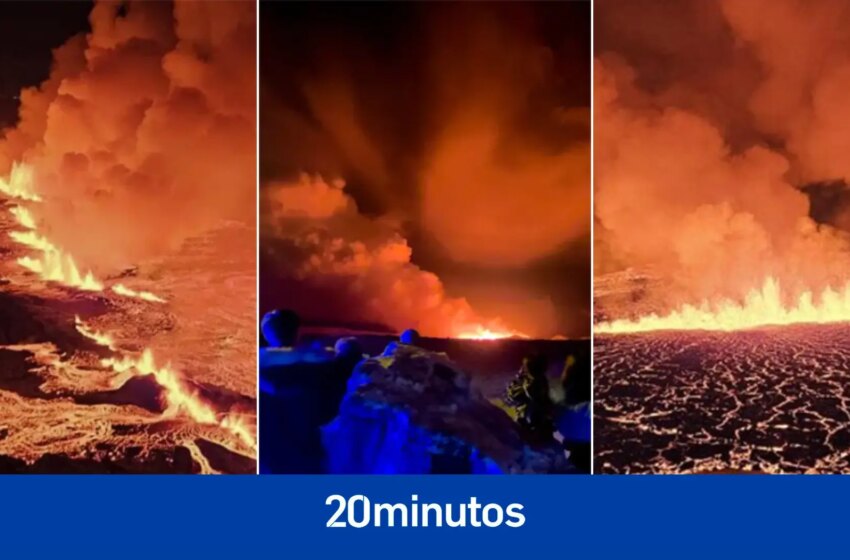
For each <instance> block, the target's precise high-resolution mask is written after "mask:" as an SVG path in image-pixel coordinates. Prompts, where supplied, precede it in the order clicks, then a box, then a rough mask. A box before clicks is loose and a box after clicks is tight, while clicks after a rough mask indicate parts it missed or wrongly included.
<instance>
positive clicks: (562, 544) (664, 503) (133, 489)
mask: <svg viewBox="0 0 850 560" xmlns="http://www.w3.org/2000/svg"><path fill="white" fill-rule="evenodd" d="M335 495H338V496H340V497H341V501H340V499H337V498H333V499H331V500H329V499H328V498H329V497H331V496H335ZM0 496H2V501H0V503H2V506H0V512H2V513H0V531H2V535H3V537H2V541H0V542H1V543H2V544H0V558H15V559H17V558H71V557H75V558H76V557H78V558H85V559H86V560H93V559H96V558H109V559H111V560H114V559H124V558H147V559H157V560H158V559H170V558H188V559H192V560H196V559H197V560H204V559H208V558H228V559H239V560H247V559H253V558H277V559H290V558H293V559H301V558H305V559H312V558H368V559H380V558H394V559H404V560H407V559H413V558H428V559H430V560H435V559H436V560H450V559H454V558H467V557H468V558H476V559H478V558H480V559H485V558H528V559H535V558H594V559H597V558H635V557H645V556H646V555H651V556H652V557H653V558H676V559H682V558H694V557H698V558H724V559H725V558H729V557H734V558H737V557H744V556H748V557H752V558H768V557H789V556H796V557H797V558H819V557H822V556H826V555H830V556H836V555H838V556H843V555H844V554H843V551H844V543H843V537H842V536H843V535H844V534H845V531H846V526H845V525H846V522H845V520H846V518H845V517H844V516H843V515H842V514H840V511H843V506H844V504H845V503H846V501H847V499H848V497H850V478H844V477H825V476H812V477H791V476H785V477H782V476H779V477H769V476H679V477H671V476H655V477H610V476H607V477H606V476H595V477H589V476H515V477H480V476H430V477H419V476H386V477H379V476H261V477H260V476H229V477H201V476H187V477H175V476H141V477H126V476H88V477H73V476H50V477H47V476H31V477H11V476H5V477H0ZM352 498H354V500H353V505H352V504H351V503H350V502H352ZM343 502H344V504H345V507H344V509H342V510H341V512H340V503H343ZM426 506H427V507H426ZM449 506H451V508H449ZM460 506H465V507H464V508H461V507H460ZM511 506H514V507H513V508H512V509H511V513H513V514H514V515H509V514H508V510H509V508H510V507H511ZM349 509H351V512H349ZM449 510H451V511H449ZM462 510H465V519H464V526H458V527H449V526H447V524H446V523H447V521H449V520H451V521H453V522H454V523H455V524H457V523H458V522H459V519H460V515H459V514H460V512H461V511H462ZM473 511H474V512H475V513H474V515H473V514H472V512H473ZM499 511H501V512H502V513H501V515H500V514H499ZM338 512H340V513H339V515H338V516H337V518H336V519H332V517H334V515H335V514H337V513H338ZM349 513H351V514H352V517H349ZM447 514H449V515H448V516H447ZM364 517H368V521H367V522H365V523H364ZM438 517H441V518H442V519H441V524H442V526H441V527H437V526H435V525H437V524H438V523H437V518H438ZM425 518H427V524H428V526H427V527H425V526H423V523H425V522H426V520H425ZM500 518H501V522H500V523H498V526H495V527H490V526H488V524H495V523H496V521H498V520H499V519H500ZM520 518H522V523H519V519H520ZM331 521H335V522H343V525H344V526H336V527H329V526H328V524H329V522H331ZM473 521H476V522H477V523H478V526H474V523H473ZM509 521H510V523H509ZM390 522H392V523H393V526H388V525H389V524H390ZM352 524H353V525H355V526H352ZM359 525H363V526H362V527H361V528H358V527H357V526H359ZM840 540H842V542H839V541H840Z"/></svg>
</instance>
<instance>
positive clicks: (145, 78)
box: [0, 1, 256, 270]
mask: <svg viewBox="0 0 850 560" xmlns="http://www.w3.org/2000/svg"><path fill="white" fill-rule="evenodd" d="M89 22H90V25H91V31H90V32H89V33H86V34H81V35H78V36H75V37H73V38H71V39H69V40H68V41H67V42H66V43H65V44H64V45H62V46H60V47H59V48H57V49H56V50H55V52H54V61H53V67H52V70H51V73H50V77H49V78H48V79H47V80H46V81H45V82H44V83H42V84H41V85H40V86H38V87H31V88H28V89H25V90H24V91H23V92H22V93H21V104H20V118H19V122H18V124H17V126H16V127H14V128H13V129H9V130H6V131H4V135H3V138H2V141H0V173H3V174H5V173H8V172H9V170H10V169H11V165H12V163H13V162H15V161H23V162H26V163H27V164H29V165H31V166H32V167H33V168H34V169H35V174H36V182H37V189H38V191H39V192H40V193H41V194H42V196H43V198H44V199H45V203H44V204H43V205H40V207H39V208H38V209H37V211H38V212H39V213H40V214H39V216H38V218H39V219H40V220H42V221H43V222H44V225H45V227H46V228H47V229H48V230H49V231H50V237H51V238H52V239H55V240H57V241H58V242H61V244H62V245H63V248H64V249H66V250H67V251H69V252H70V253H71V254H73V255H74V256H75V257H76V258H77V259H78V260H79V261H80V262H81V263H82V265H83V266H84V267H85V268H89V267H91V268H94V269H96V270H97V269H101V270H110V269H115V268H117V267H121V266H127V265H130V264H134V263H136V262H138V261H139V260H140V259H144V258H146V257H150V256H153V255H157V254H160V253H162V252H164V251H167V250H170V249H172V248H173V247H174V246H175V245H176V244H178V243H179V241H181V240H182V239H183V238H185V237H186V236H188V235H191V234H194V233H197V232H199V231H202V230H204V229H206V228H209V227H211V226H214V225H215V224H217V223H220V222H221V221H222V220H238V221H243V222H246V223H253V221H254V217H253V216H254V208H255V206H254V205H255V200H256V198H255V195H254V192H255V188H254V182H255V176H256V175H255V169H256V167H255V145H256V140H255V134H256V132H255V127H256V124H255V123H256V120H255V119H256V117H255V110H256V101H255V99H256V85H255V79H256V78H255V76H256V73H255V64H256V63H255V50H256V42H255V35H254V33H255V8H254V5H253V4H252V3H251V2H235V1H234V2H227V1H223V2H193V1H186V2H176V3H173V4H172V3H166V2H99V3H97V4H96V5H95V6H94V8H93V10H92V12H91V14H90V17H89Z"/></svg>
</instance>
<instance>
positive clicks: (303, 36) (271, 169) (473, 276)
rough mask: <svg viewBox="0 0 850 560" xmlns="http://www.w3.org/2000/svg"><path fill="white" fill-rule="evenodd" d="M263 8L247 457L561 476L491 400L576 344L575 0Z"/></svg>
mask: <svg viewBox="0 0 850 560" xmlns="http://www.w3.org/2000/svg"><path fill="white" fill-rule="evenodd" d="M261 12H262V13H261V17H262V18H263V26H264V29H265V30H269V31H268V32H267V33H264V34H263V36H261V38H260V40H261V49H260V50H261V60H260V67H261V70H260V87H261V91H260V97H261V111H260V113H261V122H260V130H261V138H260V152H261V154H260V158H261V186H260V212H261V231H260V235H261V240H260V248H261V249H260V259H261V260H260V308H261V310H262V311H263V312H264V313H265V312H269V313H270V315H269V320H268V321H265V322H264V324H265V325H266V327H268V328H269V329H268V330H267V329H265V328H264V330H263V332H264V334H267V335H269V337H268V339H267V342H268V346H269V347H266V348H263V349H261V358H260V362H261V386H264V387H265V389H263V390H262V392H261V400H262V402H261V407H260V408H261V413H262V414H263V415H264V416H266V415H267V416H266V418H267V420H266V421H263V420H262V419H261V431H262V432H263V436H262V439H263V441H264V445H263V449H262V454H263V456H264V457H261V470H265V471H267V472H302V473H303V472H349V473H350V472H385V473H390V472H396V473H398V472H418V473H421V472H478V471H477V469H483V470H485V471H486V470H488V469H489V468H491V467H492V468H494V469H496V470H498V471H499V472H528V471H531V472H563V471H565V470H566V471H570V472H572V471H574V470H575V469H576V467H575V466H574V465H572V466H571V465H570V463H569V462H568V461H566V460H565V454H564V449H563V447H562V446H561V445H560V443H559V442H557V441H556V440H555V439H554V438H553V437H552V436H553V432H554V429H549V426H544V427H543V430H542V431H543V434H542V436H541V437H540V440H541V441H540V442H537V443H539V444H540V447H541V448H544V452H542V453H541V454H539V455H538V454H537V452H536V451H535V449H534V446H533V445H532V444H531V443H529V440H530V439H531V438H530V436H528V435H527V434H525V435H522V434H520V431H521V430H520V428H519V427H518V422H516V421H515V419H512V418H511V417H510V416H509V413H506V411H505V410H502V409H501V408H500V406H503V405H504V403H503V401H502V400H501V399H502V398H503V397H504V394H505V388H506V385H507V384H508V382H509V381H510V379H511V378H512V376H514V375H516V374H517V371H518V370H520V368H521V367H522V366H523V363H524V358H525V357H526V356H527V355H530V354H534V355H537V354H540V355H541V356H543V357H546V358H548V359H549V360H550V361H546V360H545V359H542V358H541V359H538V360H537V361H536V362H535V363H538V364H544V363H545V365H544V366H542V367H539V368H537V369H535V374H536V375H539V377H541V378H542V377H547V376H548V377H551V378H552V379H553V384H555V385H556V386H560V384H561V382H560V380H561V374H562V373H563V372H564V370H565V362H566V360H567V358H568V356H570V355H572V354H573V353H577V352H582V351H585V353H586V349H587V347H588V345H589V341H588V339H587V335H588V332H589V329H590V312H589V297H588V295H589V290H590V288H589V280H590V262H589V261H590V258H589V253H590V243H589V242H590V218H591V216H590V190H589V178H590V143H589V136H590V130H589V129H590V122H589V119H590V111H589V101H590V99H589V93H590V92H589V90H590V88H589V86H590V83H589V82H590V80H589V75H590V66H589V58H590V56H589V55H590V53H589V44H590V37H589V27H588V21H589V15H590V14H589V3H584V2H576V3H546V2H530V3H506V4H499V3H484V4H463V3H460V4H442V5H441V4H416V3H383V4H382V3H368V2H363V3H359V2H354V3H351V2H331V3H323V4H321V5H317V4H310V3H279V4H274V3H268V4H266V5H264V6H263V9H262V10H261ZM273 310H279V311H278V312H274V311H273ZM279 317H287V318H288V319H287V321H286V322H285V324H282V326H281V327H280V328H281V329H283V330H286V331H287V332H286V333H285V334H284V335H281V336H279V335H277V334H275V333H274V332H273V330H274V328H275V327H273V325H275V324H276V319H275V318H279ZM295 317H297V318H298V320H297V321H296V320H295V319H294V318H295ZM296 323H297V324H298V327H299V330H298V333H297V336H296V335H295V334H294V332H293V331H294V330H295V327H294V326H293V325H295V324H296ZM269 331H271V332H269ZM400 335H401V336H400ZM565 339H570V340H565ZM281 340H285V342H283V343H281V342H280V341H281ZM349 351H350V352H351V353H352V354H353V355H349V354H348V352H349ZM364 355H368V356H370V357H369V358H366V357H364ZM355 358H356V359H355ZM361 362H362V363H361ZM577 369H578V368H577ZM357 372H360V373H357ZM361 373H362V375H361ZM585 374H586V376H587V378H589V374H590V372H589V367H584V368H582V372H580V373H577V374H576V375H575V377H576V378H578V377H580V376H583V375H585ZM470 379H472V380H473V381H474V383H470ZM538 381H540V380H539V379H538ZM544 384H545V380H544V381H543V382H541V383H540V385H539V386H541V387H542V386H543V385H544ZM588 385H589V384H588ZM412 389H415V390H412ZM586 392H587V393H589V390H588V391H586ZM542 393H543V391H539V392H538V395H542ZM548 398H549V397H548V395H542V397H541V399H540V400H541V401H544V400H548ZM579 400H581V399H579ZM588 400H589V394H588V395H585V396H584V402H587V401H588ZM541 406H542V405H541ZM503 407H504V408H505V409H508V408H510V406H509V405H504V406H503ZM552 408H553V409H555V408H556V407H552ZM378 410H380V412H375V416H374V417H373V416H371V414H372V412H371V411H378ZM558 410H559V411H560V409H558ZM553 415H554V413H553ZM320 431H321V434H322V435H320ZM494 439H498V440H499V441H504V442H506V445H505V446H504V447H502V446H495V447H489V446H487V445H486V442H489V441H493V440H494ZM429 441H430V442H433V445H429V444H426V443H424V442H429ZM265 442H271V443H269V444H266V443H265ZM541 442H542V443H541ZM397 446H398V447H400V448H397ZM482 446H483V447H482ZM547 446H548V447H547ZM588 447H589V445H588ZM537 451H539V450H537ZM486 452H490V453H493V454H498V455H502V454H504V457H505V458H509V460H508V459H505V460H503V461H500V460H496V461H495V463H494V462H493V461H491V459H494V458H493V457H489V458H487V457H481V455H482V454H486ZM356 457H369V459H368V460H364V461H359V460H357V459H356ZM531 458H537V459H531ZM538 459H539V461H538ZM574 459H575V456H574ZM587 468H589V465H588V466H587Z"/></svg>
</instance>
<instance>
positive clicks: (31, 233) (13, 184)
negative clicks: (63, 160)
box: [0, 163, 165, 303]
mask: <svg viewBox="0 0 850 560" xmlns="http://www.w3.org/2000/svg"><path fill="white" fill-rule="evenodd" d="M0 192H3V193H5V194H6V195H8V196H10V197H13V198H16V199H19V200H27V201H30V202H40V201H41V198H40V197H39V196H38V194H37V193H36V191H35V187H34V184H33V172H32V169H31V168H30V167H29V166H27V165H24V164H19V163H15V164H14V165H13V166H12V172H11V173H10V175H9V178H8V179H4V178H2V177H0ZM9 211H10V212H11V214H12V216H14V218H15V220H16V221H17V222H18V224H19V225H20V226H21V227H23V228H25V229H26V231H12V232H9V237H11V238H12V239H13V240H14V241H16V242H17V243H19V244H21V245H25V246H27V247H29V248H31V249H34V250H36V251H38V253H39V255H38V256H36V257H32V256H25V257H20V258H19V259H17V262H18V264H19V265H21V266H22V267H24V268H26V269H27V270H29V271H31V272H34V273H35V274H37V275H38V276H39V277H40V278H42V279H43V280H47V281H50V282H56V283H59V284H62V285H64V286H70V287H72V288H78V289H80V290H86V291H92V292H100V291H102V290H103V283H102V282H100V281H99V280H98V279H97V278H95V276H94V274H93V273H92V272H91V271H87V272H85V273H83V272H82V271H81V270H80V268H79V267H78V266H77V263H76V262H75V261H74V258H73V257H72V256H71V255H69V254H68V253H66V252H65V251H63V250H62V249H60V248H59V247H58V246H57V245H55V244H54V243H53V242H51V241H50V240H49V239H47V238H46V237H45V236H44V235H42V234H40V233H39V232H38V231H37V229H38V228H37V225H38V224H37V223H36V221H35V218H34V217H33V215H32V213H31V212H30V211H29V210H28V209H27V208H25V207H23V206H14V207H12V208H10V210H9ZM112 291H113V292H115V293H116V294H118V295H121V296H124V297H130V298H136V299H141V300H144V301H150V302H158V303H164V302H165V300H164V299H162V298H161V297H159V296H157V295H155V294H152V293H151V292H146V291H136V290H133V289H131V288H128V287H126V286H124V285H123V284H116V285H114V286H112Z"/></svg>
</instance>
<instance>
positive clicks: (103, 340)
mask: <svg viewBox="0 0 850 560" xmlns="http://www.w3.org/2000/svg"><path fill="white" fill-rule="evenodd" d="M74 326H75V327H76V328H77V332H78V333H80V334H81V335H83V336H84V337H86V338H88V339H91V340H93V341H95V342H96V343H98V344H99V345H101V346H105V347H107V348H109V349H110V350H113V351H114V350H115V349H116V348H115V340H113V338H112V337H111V336H109V335H108V334H106V333H102V332H98V331H96V330H94V329H92V328H90V327H89V326H88V325H86V324H85V323H84V322H83V320H82V319H80V316H79V315H75V316H74Z"/></svg>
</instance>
